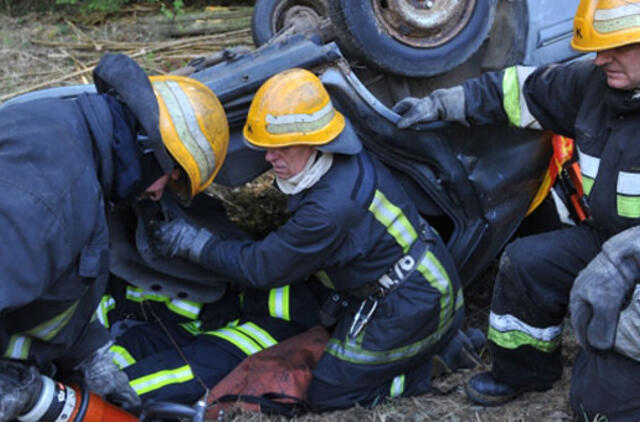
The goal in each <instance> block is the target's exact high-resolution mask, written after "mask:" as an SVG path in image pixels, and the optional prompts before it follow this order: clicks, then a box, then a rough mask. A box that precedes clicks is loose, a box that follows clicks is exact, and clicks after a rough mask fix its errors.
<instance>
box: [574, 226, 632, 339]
mask: <svg viewBox="0 0 640 422" xmlns="http://www.w3.org/2000/svg"><path fill="white" fill-rule="evenodd" d="M639 279H640V226H636V227H632V228H630V229H627V230H625V231H623V232H621V233H619V234H617V235H615V236H613V237H611V238H610V239H609V240H607V241H606V242H605V243H604V244H603V245H602V251H601V252H600V253H598V255H596V257H595V258H593V259H592V260H591V262H590V263H589V265H587V266H586V268H585V269H583V270H582V271H581V272H580V274H578V277H577V278H576V281H575V283H574V285H573V288H572V289H571V298H570V309H571V322H572V323H573V326H574V328H575V330H576V334H577V336H578V340H579V341H580V343H581V344H582V345H583V346H585V347H592V348H594V349H598V350H610V349H612V348H613V347H614V344H615V343H616V341H617V340H616V336H617V334H616V332H617V329H618V319H619V318H620V317H621V312H622V309H623V307H624V304H625V302H626V301H627V300H628V298H629V295H630V294H631V292H632V291H633V290H634V287H635V286H636V284H637V282H638V280H639ZM632 305H633V304H632ZM633 315H637V313H635V312H634V311H633V309H631V310H630V311H629V313H628V316H627V317H626V318H625V320H628V321H629V322H630V323H631V322H633V324H632V325H630V326H629V327H627V328H628V329H629V330H633V327H636V326H637V319H635V320H633ZM634 321H635V322H634ZM625 324H627V323H626V322H625ZM625 327H626V325H625ZM627 328H624V329H623V330H626V329H627ZM621 335H622V336H625V335H626V331H625V333H622V334H621ZM622 338H623V337H620V340H622ZM636 341H637V340H636ZM636 344H637V343H636Z"/></svg>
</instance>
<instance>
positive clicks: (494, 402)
mask: <svg viewBox="0 0 640 422" xmlns="http://www.w3.org/2000/svg"><path fill="white" fill-rule="evenodd" d="M548 389H549V388H548V387H547V388H545V387H523V388H521V389H520V390H517V391H515V392H513V393H511V394H508V395H504V396H490V395H487V394H482V393H480V392H479V391H477V390H475V389H473V388H471V387H470V386H469V384H465V386H464V391H465V393H467V397H468V398H469V400H471V401H472V402H474V403H476V404H480V405H482V406H486V407H494V406H500V405H503V404H505V403H508V402H510V401H511V400H514V399H516V398H517V397H518V396H519V395H521V394H523V393H527V392H530V391H547V390H548Z"/></svg>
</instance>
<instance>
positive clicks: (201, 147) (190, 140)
mask: <svg viewBox="0 0 640 422" xmlns="http://www.w3.org/2000/svg"><path fill="white" fill-rule="evenodd" d="M153 86H154V87H155V88H156V90H157V92H158V94H160V96H161V97H162V99H163V101H164V103H165V104H166V106H167V110H168V111H169V114H171V120H172V122H173V125H174V127H175V128H176V131H177V132H178V136H179V137H180V141H181V142H182V143H183V144H184V146H185V148H186V149H187V150H188V151H189V153H190V154H191V156H192V157H193V159H194V160H195V161H196V163H197V164H198V168H199V169H200V182H201V183H205V182H206V181H207V179H208V178H209V175H211V173H213V169H214V168H215V165H216V156H215V153H214V152H213V149H212V148H211V145H210V144H209V141H208V140H207V137H206V136H205V135H204V133H202V129H201V128H200V124H199V123H198V119H197V118H196V114H195V111H194V110H193V107H191V103H190V102H189V99H188V98H187V96H186V95H185V93H184V91H183V90H182V88H180V85H179V84H178V83H176V82H174V81H158V82H155V83H154V84H153Z"/></svg>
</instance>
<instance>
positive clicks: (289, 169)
mask: <svg viewBox="0 0 640 422" xmlns="http://www.w3.org/2000/svg"><path fill="white" fill-rule="evenodd" d="M244 137H245V141H246V142H247V144H248V145H249V146H250V147H252V148H258V149H264V150H265V151H266V160H267V161H269V162H270V163H271V165H272V166H273V170H274V172H275V174H276V182H277V185H278V187H279V188H280V189H281V190H282V191H283V192H285V193H286V194H288V195H290V199H289V207H290V209H291V211H292V213H293V216H292V217H291V218H290V219H289V220H288V221H287V222H286V223H285V224H284V225H283V226H281V227H280V228H278V229H277V230H275V231H273V232H271V233H270V234H269V235H267V237H266V238H265V239H264V240H262V241H224V240H220V239H218V238H217V237H216V235H215V234H211V233H209V232H207V231H204V230H199V229H197V228H194V227H192V226H190V225H188V224H186V223H185V222H184V221H182V220H174V221H172V222H165V223H163V224H161V225H159V226H158V227H157V229H156V230H155V236H156V238H157V239H158V247H159V248H161V249H162V250H163V252H164V253H165V254H166V255H168V256H175V255H178V256H182V257H187V258H188V259H191V260H193V261H195V262H199V263H200V264H201V265H203V266H204V267H206V268H210V269H211V270H215V271H217V272H220V273H223V274H227V275H228V276H229V278H230V279H233V280H246V281H245V282H244V283H245V284H246V286H247V287H257V288H269V287H277V286H283V285H286V284H288V283H293V282H296V281H299V280H304V279H306V278H308V277H309V276H311V275H312V274H314V273H315V274H317V276H318V277H319V278H320V280H322V282H323V283H324V284H325V285H326V286H328V287H330V288H332V289H335V290H337V291H338V292H342V293H345V294H347V295H348V296H349V297H350V298H351V303H350V305H349V306H348V308H347V309H346V312H345V313H344V315H343V316H342V317H341V318H339V319H338V322H337V326H336V328H335V331H334V332H333V336H332V338H331V340H330V341H329V343H328V345H327V347H326V349H325V352H324V354H323V356H322V358H321V359H320V361H319V363H318V365H317V366H316V368H315V370H314V372H313V380H312V381H311V385H310V387H309V399H310V401H311V405H312V407H313V408H314V409H315V410H326V409H335V408H344V407H348V406H352V405H355V404H356V403H359V404H361V405H369V404H373V403H378V402H380V400H382V399H384V398H385V397H393V396H399V395H412V394H417V393H422V392H425V391H428V390H429V383H430V377H429V374H430V367H431V357H432V356H433V354H434V353H436V352H437V351H439V350H440V349H441V348H442V346H443V345H444V344H445V343H447V342H448V341H449V339H450V338H452V337H453V335H454V334H455V333H457V330H458V328H459V327H460V324H461V322H462V318H463V310H462V305H463V303H462V302H463V299H462V291H461V289H460V283H459V280H458V276H457V273H456V270H455V268H454V266H453V264H452V259H451V257H450V255H449V253H448V251H447V250H446V248H445V247H444V245H443V243H442V240H441V239H440V238H439V236H438V235H437V233H435V232H434V230H433V229H432V228H431V227H430V226H429V225H428V224H426V223H423V222H421V220H420V216H419V215H418V212H417V210H416V207H415V206H414V205H413V203H412V202H411V201H410V200H409V198H408V197H407V195H406V194H405V192H404V191H403V189H402V188H401V186H400V184H399V183H398V182H397V181H396V180H395V178H394V177H393V176H392V175H391V174H390V173H389V171H388V170H387V169H386V168H385V167H383V166H382V165H381V164H380V162H378V161H377V160H376V159H375V158H374V157H372V156H370V155H369V154H368V153H367V152H366V151H364V150H363V149H362V145H361V143H360V140H359V139H358V137H357V135H356V134H355V132H354V130H353V128H352V126H351V124H350V123H349V121H348V120H346V119H345V117H344V116H343V115H342V114H340V113H339V112H338V111H337V110H336V109H335V108H334V107H333V105H332V103H331V100H330V98H329V95H328V93H327V91H326V90H325V88H324V86H323V85H322V83H321V82H320V80H319V79H318V78H317V77H316V76H315V75H314V74H312V73H311V72H309V71H306V70H302V69H291V70H288V71H285V72H282V73H280V74H277V75H275V76H274V77H272V78H271V79H269V80H268V81H267V82H265V83H264V85H263V86H262V87H261V88H260V89H259V90H258V92H257V93H256V95H255V97H254V99H253V102H252V103H251V107H250V109H249V115H248V119H247V123H246V125H245V127H244ZM239 283H240V282H239Z"/></svg>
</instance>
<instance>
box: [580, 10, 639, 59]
mask: <svg viewBox="0 0 640 422" xmlns="http://www.w3.org/2000/svg"><path fill="white" fill-rule="evenodd" d="M639 19H640V1H638V0H595V1H594V0H580V4H579V5H578V10H577V11H576V15H575V18H574V20H573V38H572V39H571V47H573V48H574V49H576V50H578V51H584V52H588V51H599V50H608V49H610V48H616V47H620V46H623V45H627V44H633V43H637V42H638V41H640V25H639V24H638V22H639Z"/></svg>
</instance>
